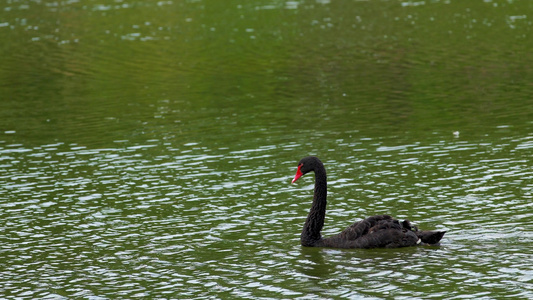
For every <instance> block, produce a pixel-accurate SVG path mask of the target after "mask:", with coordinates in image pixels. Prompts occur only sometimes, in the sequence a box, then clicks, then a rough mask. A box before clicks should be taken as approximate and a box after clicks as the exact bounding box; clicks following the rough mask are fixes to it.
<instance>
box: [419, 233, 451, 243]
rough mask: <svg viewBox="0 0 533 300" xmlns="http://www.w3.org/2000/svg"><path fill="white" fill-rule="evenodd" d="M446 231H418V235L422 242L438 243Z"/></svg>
mask: <svg viewBox="0 0 533 300" xmlns="http://www.w3.org/2000/svg"><path fill="white" fill-rule="evenodd" d="M445 233H446V231H428V230H426V231H417V232H416V235H417V236H418V237H419V238H420V240H422V243H426V244H430V245H436V244H438V243H439V241H440V239H442V237H443V236H444V234H445Z"/></svg>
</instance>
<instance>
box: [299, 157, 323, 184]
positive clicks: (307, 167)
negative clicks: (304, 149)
mask: <svg viewBox="0 0 533 300" xmlns="http://www.w3.org/2000/svg"><path fill="white" fill-rule="evenodd" d="M317 166H322V162H321V161H320V159H318V157H315V156H308V157H304V158H302V159H300V161H299V162H298V170H296V175H295V176H294V179H293V180H292V182H291V183H294V182H295V181H296V180H298V179H299V178H300V177H302V176H304V175H305V174H307V173H309V172H311V171H314V170H315V168H316V167H317Z"/></svg>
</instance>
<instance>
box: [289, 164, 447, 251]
mask: <svg viewBox="0 0 533 300" xmlns="http://www.w3.org/2000/svg"><path fill="white" fill-rule="evenodd" d="M311 171H313V172H315V192H314V197H313V204H312V205H311V210H310V211H309V215H308V216H307V220H306V221H305V225H304V228H303V230H302V235H301V243H302V246H307V247H332V248H398V247H409V246H416V245H419V244H421V243H424V244H438V242H439V241H440V239H441V238H442V237H443V236H444V233H445V231H419V230H418V228H416V226H412V225H411V223H410V222H409V221H408V220H404V221H403V222H400V221H398V220H395V219H393V218H392V217H391V216H388V215H379V216H372V217H369V218H366V219H364V220H361V221H359V222H355V223H354V224H352V225H350V226H348V227H347V228H346V229H344V230H343V231H342V232H341V233H339V234H337V235H334V236H331V237H328V238H323V237H322V235H321V234H320V231H321V230H322V227H323V226H324V219H325V216H326V203H327V177H326V169H325V168H324V165H323V164H322V162H321V161H320V160H319V159H318V158H317V157H314V156H308V157H304V158H302V159H301V160H300V162H299V163H298V171H297V172H296V176H295V177H294V179H293V180H292V182H295V181H296V180H298V178H300V177H301V176H303V175H305V174H306V173H308V172H311Z"/></svg>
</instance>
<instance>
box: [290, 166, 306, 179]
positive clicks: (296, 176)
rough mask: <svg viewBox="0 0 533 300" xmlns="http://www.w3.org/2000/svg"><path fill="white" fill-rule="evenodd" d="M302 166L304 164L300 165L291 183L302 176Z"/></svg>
mask: <svg viewBox="0 0 533 300" xmlns="http://www.w3.org/2000/svg"><path fill="white" fill-rule="evenodd" d="M301 167H302V165H299V166H298V170H296V175H295V176H294V179H293V180H292V182H291V183H294V182H295V181H296V180H298V178H300V177H302V175H303V174H302V171H300V168H301Z"/></svg>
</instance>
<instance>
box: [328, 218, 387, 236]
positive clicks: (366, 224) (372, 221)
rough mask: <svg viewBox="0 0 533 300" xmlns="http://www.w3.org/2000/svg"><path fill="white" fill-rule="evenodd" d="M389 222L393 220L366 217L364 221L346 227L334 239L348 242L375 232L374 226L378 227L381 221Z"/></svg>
mask: <svg viewBox="0 0 533 300" xmlns="http://www.w3.org/2000/svg"><path fill="white" fill-rule="evenodd" d="M389 220H390V221H392V220H393V219H392V217H391V216H388V215H379V216H372V217H368V218H366V219H364V220H361V221H358V222H355V223H353V224H352V225H350V226H348V227H346V229H344V230H343V231H342V232H341V233H339V234H338V235H336V236H335V237H337V238H340V239H344V240H349V241H352V240H356V239H358V238H360V237H362V236H364V235H366V234H368V233H369V232H372V230H374V231H376V230H375V229H376V226H378V225H379V224H380V223H382V222H383V221H389Z"/></svg>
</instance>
